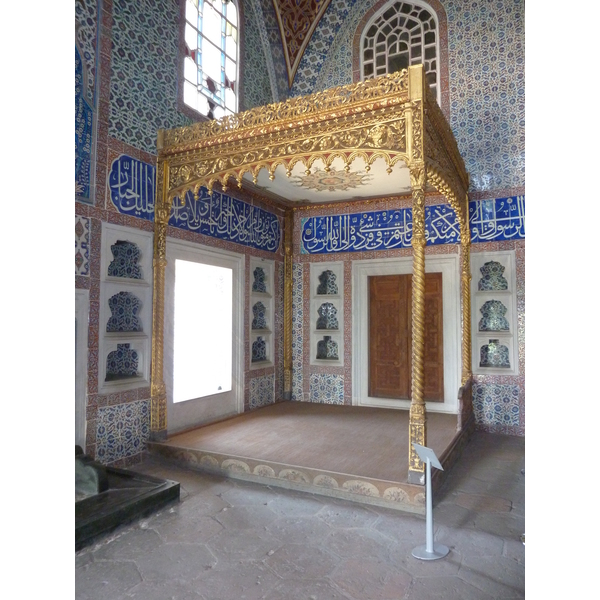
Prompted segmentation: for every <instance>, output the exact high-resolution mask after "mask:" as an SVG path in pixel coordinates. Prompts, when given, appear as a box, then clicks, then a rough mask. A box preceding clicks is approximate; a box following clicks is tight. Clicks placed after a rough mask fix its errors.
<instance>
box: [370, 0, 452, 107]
mask: <svg viewBox="0 0 600 600" xmlns="http://www.w3.org/2000/svg"><path fill="white" fill-rule="evenodd" d="M438 38H439V35H438V26H437V20H436V17H435V13H434V11H433V10H432V9H431V8H429V7H428V6H427V5H426V4H424V3H417V2H414V1H413V2H402V1H398V0H396V1H393V2H390V3H388V4H386V5H385V6H384V7H383V8H382V9H381V10H380V11H379V12H378V13H377V14H376V15H374V17H373V18H372V19H371V20H370V21H369V23H367V26H366V27H365V30H364V32H363V35H362V38H361V52H360V55H361V78H362V79H363V80H364V79H370V78H372V77H377V76H379V75H384V74H386V73H394V72H395V71H399V70H400V69H406V68H408V67H409V66H411V65H416V64H421V63H422V64H423V65H424V66H425V73H426V76H427V82H428V83H429V87H430V88H431V89H432V91H433V92H434V93H435V94H436V97H437V99H438V103H439V102H440V92H439V75H438V73H439V67H438V62H439V39H438Z"/></svg>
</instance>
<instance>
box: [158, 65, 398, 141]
mask: <svg viewBox="0 0 600 600" xmlns="http://www.w3.org/2000/svg"><path fill="white" fill-rule="evenodd" d="M389 96H392V97H393V99H398V98H407V97H408V77H407V71H406V70H405V69H404V70H402V71H398V72H396V73H391V74H390V75H385V76H382V77H377V78H373V79H368V80H365V81H361V82H358V83H354V84H350V85H346V86H339V87H335V88H331V89H328V90H325V91H322V92H316V93H314V94H311V95H309V96H300V97H296V98H290V99H288V100H286V101H285V102H279V103H276V104H268V105H267V106H261V107H257V108H253V109H251V110H248V111H244V112H241V113H238V114H235V115H230V116H227V117H224V118H223V119H220V120H218V121H216V120H212V121H204V122H201V123H195V124H193V125H189V126H186V127H179V128H176V129H171V130H166V131H165V132H164V134H163V150H168V149H169V148H171V147H174V146H181V145H185V144H191V143H193V142H195V141H198V140H202V139H206V138H209V137H214V136H225V135H228V136H230V137H231V136H232V134H235V133H236V132H240V131H241V130H247V129H249V128H257V129H258V131H257V132H255V133H253V135H256V133H259V132H260V133H264V132H266V131H269V129H270V126H272V125H273V124H274V123H280V122H282V121H288V120H289V121H298V120H299V119H300V118H306V117H309V116H314V117H315V118H323V117H324V116H325V115H327V114H329V113H334V112H335V111H337V110H339V109H342V108H344V107H346V106H348V105H351V104H355V105H362V104H363V103H364V104H366V107H365V108H366V110H369V105H371V109H372V106H373V101H380V102H381V104H382V106H385V105H386V102H385V99H386V97H389ZM333 116H336V115H333Z"/></svg>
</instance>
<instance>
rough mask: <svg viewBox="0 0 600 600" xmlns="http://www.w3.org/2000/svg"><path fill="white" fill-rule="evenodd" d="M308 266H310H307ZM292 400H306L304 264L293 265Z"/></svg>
mask: <svg viewBox="0 0 600 600" xmlns="http://www.w3.org/2000/svg"><path fill="white" fill-rule="evenodd" d="M307 268H308V267H307ZM292 273H293V275H292V278H293V287H292V371H293V375H292V400H298V401H302V400H304V379H303V369H304V341H303V340H304V336H303V330H304V310H303V309H304V265H303V264H298V263H296V264H295V265H293V267H292Z"/></svg>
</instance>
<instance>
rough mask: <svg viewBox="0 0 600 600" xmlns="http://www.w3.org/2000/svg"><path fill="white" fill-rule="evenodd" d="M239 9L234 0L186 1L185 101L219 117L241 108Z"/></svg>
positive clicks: (211, 116)
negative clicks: (239, 104) (239, 103)
mask: <svg viewBox="0 0 600 600" xmlns="http://www.w3.org/2000/svg"><path fill="white" fill-rule="evenodd" d="M238 32H239V30H238V9H237V7H236V5H235V4H234V2H233V1H232V0H228V1H227V2H222V1H221V0H187V1H186V3H185V46H186V48H185V54H186V55H185V57H184V69H183V71H184V73H183V74H184V83H183V101H184V102H185V104H187V105H188V106H190V107H191V108H193V109H194V110H197V111H198V112H199V113H201V114H203V115H205V116H207V117H209V118H215V119H219V118H220V117H222V116H224V115H231V114H233V113H235V112H237V109H238V93H239V89H238V87H239V86H238Z"/></svg>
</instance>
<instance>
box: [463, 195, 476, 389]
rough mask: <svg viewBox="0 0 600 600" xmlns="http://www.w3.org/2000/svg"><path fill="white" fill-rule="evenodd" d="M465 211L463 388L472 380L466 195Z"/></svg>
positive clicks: (469, 238)
mask: <svg viewBox="0 0 600 600" xmlns="http://www.w3.org/2000/svg"><path fill="white" fill-rule="evenodd" d="M465 198H466V200H465V204H466V207H465V210H464V211H463V214H462V219H461V221H462V222H461V231H460V257H461V285H462V305H463V336H462V375H461V382H460V384H461V386H464V385H466V383H467V382H468V381H469V380H470V379H471V377H472V374H473V371H472V366H471V361H472V358H471V229H470V227H469V198H468V196H467V195H466V194H465Z"/></svg>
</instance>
